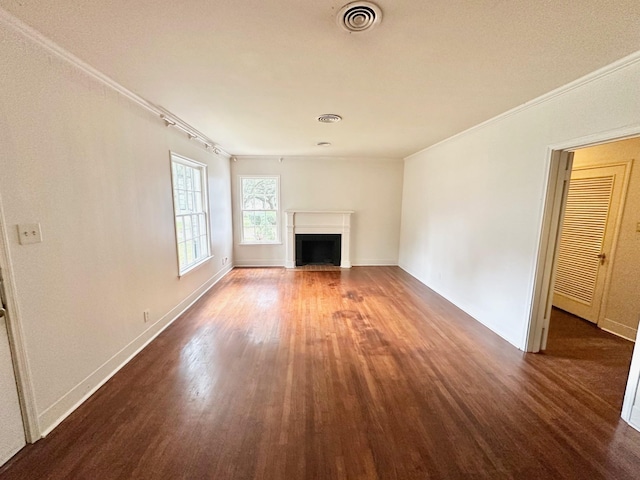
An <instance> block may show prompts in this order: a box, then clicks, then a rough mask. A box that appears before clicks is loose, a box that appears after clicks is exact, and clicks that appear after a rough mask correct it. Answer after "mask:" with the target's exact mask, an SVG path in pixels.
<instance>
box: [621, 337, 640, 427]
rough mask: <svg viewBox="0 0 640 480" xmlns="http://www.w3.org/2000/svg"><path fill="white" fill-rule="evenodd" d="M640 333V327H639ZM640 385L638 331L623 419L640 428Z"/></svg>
mask: <svg viewBox="0 0 640 480" xmlns="http://www.w3.org/2000/svg"><path fill="white" fill-rule="evenodd" d="M638 332H639V333H640V329H638ZM639 386H640V334H638V333H636V345H635V347H634V349H633V356H632V357H631V366H630V367H629V380H628V381H627V388H625V391H624V400H623V402H622V413H621V416H622V419H623V420H624V421H625V422H627V423H628V424H629V425H631V426H632V427H633V428H635V429H637V430H640V404H639V405H634V404H635V403H636V394H637V392H638V387H639Z"/></svg>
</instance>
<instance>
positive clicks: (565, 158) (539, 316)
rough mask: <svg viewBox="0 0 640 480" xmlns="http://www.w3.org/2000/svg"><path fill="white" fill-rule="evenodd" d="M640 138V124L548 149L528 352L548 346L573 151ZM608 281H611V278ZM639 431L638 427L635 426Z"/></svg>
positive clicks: (634, 380) (630, 384)
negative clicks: (559, 246)
mask: <svg viewBox="0 0 640 480" xmlns="http://www.w3.org/2000/svg"><path fill="white" fill-rule="evenodd" d="M638 136H640V125H635V126H633V127H627V128H621V129H616V130H611V131H608V132H601V133H597V134H594V135H589V136H586V137H580V138H576V139H572V140H567V141H565V142H562V143H558V144H554V145H550V146H549V147H548V149H547V162H546V163H547V182H546V185H545V190H546V196H545V201H544V207H543V215H542V224H541V229H540V232H541V233H540V239H539V242H538V256H537V261H536V267H535V277H534V282H533V292H532V303H531V310H530V316H529V327H528V330H527V335H526V338H525V351H527V352H539V351H540V350H542V349H544V348H545V347H546V340H547V335H548V332H549V317H550V313H551V306H552V302H553V287H554V282H555V268H554V267H555V263H556V260H557V255H558V245H559V241H560V232H561V226H562V219H563V216H564V208H565V206H566V199H567V194H568V181H569V178H570V175H571V167H572V165H573V152H574V151H575V150H578V149H581V148H587V147H593V146H596V145H602V144H605V143H612V142H616V141H619V140H626V139H629V138H635V137H638ZM621 216H622V215H621ZM621 216H620V217H621ZM614 244H615V243H614ZM606 281H607V282H608V279H607V280H606ZM607 286H608V285H607V283H605V288H607ZM605 293H606V292H605ZM639 332H640V329H639ZM638 343H640V335H639V336H638V341H636V346H635V348H634V350H633V357H632V360H631V367H630V369H629V377H628V380H627V387H626V390H625V396H624V402H623V405H622V413H621V416H622V418H623V419H624V420H625V421H626V422H629V421H630V419H631V412H632V408H633V404H634V401H635V394H636V391H637V389H638V384H639V383H640V347H639V346H638ZM635 428H638V427H637V426H635Z"/></svg>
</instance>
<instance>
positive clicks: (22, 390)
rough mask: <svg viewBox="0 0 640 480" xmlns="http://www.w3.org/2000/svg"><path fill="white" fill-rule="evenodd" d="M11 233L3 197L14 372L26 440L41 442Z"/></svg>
mask: <svg viewBox="0 0 640 480" xmlns="http://www.w3.org/2000/svg"><path fill="white" fill-rule="evenodd" d="M0 193H1V192H0ZM8 233H9V232H8V231H7V224H6V222H5V216H4V209H3V205H2V195H1V194H0V266H2V274H3V279H4V290H5V294H6V297H7V298H6V301H7V307H8V308H7V311H8V312H9V315H8V316H7V317H6V320H7V322H6V324H7V333H8V335H9V348H10V349H11V357H12V360H13V370H14V372H15V377H16V386H17V389H18V399H19V400H20V411H21V412H22V424H23V425H24V434H25V439H26V441H27V442H28V443H34V442H36V441H37V440H39V439H40V438H41V436H42V435H41V432H40V425H39V422H38V412H37V409H36V402H35V394H34V391H33V383H32V380H31V379H32V375H31V370H30V368H29V359H28V357H27V352H26V349H25V342H24V331H23V329H22V316H21V314H20V307H19V305H18V302H17V301H16V294H15V293H16V285H15V281H14V277H13V268H12V263H11V255H10V252H9V235H8Z"/></svg>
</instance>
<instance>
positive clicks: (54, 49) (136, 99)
mask: <svg viewBox="0 0 640 480" xmlns="http://www.w3.org/2000/svg"><path fill="white" fill-rule="evenodd" d="M0 24H3V25H5V26H6V27H7V28H9V29H10V30H13V31H14V32H16V33H18V34H20V35H21V36H23V37H25V38H27V39H28V40H30V41H32V42H33V43H34V44H36V45H38V46H40V47H41V48H43V49H44V50H46V51H47V52H49V53H50V54H52V55H54V56H56V57H58V58H59V59H61V60H63V61H65V62H66V63H68V64H70V65H72V66H74V67H75V68H77V69H78V70H80V71H82V72H83V73H84V74H85V75H88V76H89V77H91V78H93V79H94V80H97V81H98V82H99V83H101V84H103V85H105V86H107V87H109V88H110V89H112V90H114V91H116V92H118V93H119V94H120V95H122V96H123V97H125V98H127V99H129V100H130V101H131V102H133V103H135V104H136V105H138V106H140V107H142V108H144V109H145V110H147V111H148V112H151V113H153V114H154V115H157V116H159V117H161V118H162V119H163V120H165V124H166V125H167V126H174V127H178V128H179V129H180V130H182V131H184V132H185V133H186V134H187V135H188V136H189V138H192V139H196V140H199V141H200V142H201V143H202V144H203V145H204V146H205V148H206V150H207V151H211V152H213V153H215V154H216V155H221V156H223V157H226V158H230V157H231V155H230V154H229V153H228V152H226V151H225V150H224V148H222V147H221V146H220V145H218V144H217V143H216V142H214V141H213V140H211V139H210V138H209V137H208V136H207V135H205V134H203V133H202V132H200V131H199V130H197V129H195V128H194V127H192V126H191V125H189V124H188V123H187V122H185V121H184V120H182V119H181V118H180V117H178V116H176V115H174V114H173V113H171V112H170V111H168V110H166V109H165V108H163V107H160V106H158V105H155V104H153V103H152V102H150V101H148V100H147V99H145V98H143V97H141V96H140V95H138V94H136V93H134V92H132V91H131V90H129V89H128V88H126V87H124V86H123V85H121V84H120V83H118V82H116V81H115V80H114V79H112V78H111V77H109V76H108V75H105V74H104V73H102V72H101V71H99V70H98V69H96V68H94V67H92V66H91V65H89V64H88V63H87V62H85V61H83V60H81V59H80V58H78V57H76V56H75V55H74V54H72V53H71V52H69V51H68V50H66V49H64V48H62V47H61V46H60V45H58V44H57V43H55V42H54V41H53V40H51V39H49V38H47V37H45V36H44V35H43V34H42V33H40V32H39V31H38V30H36V29H35V28H33V27H31V26H29V25H27V24H26V23H24V22H23V21H22V20H20V19H19V18H17V17H16V16H15V15H13V14H11V13H9V12H8V11H6V10H5V9H4V8H1V7H0Z"/></svg>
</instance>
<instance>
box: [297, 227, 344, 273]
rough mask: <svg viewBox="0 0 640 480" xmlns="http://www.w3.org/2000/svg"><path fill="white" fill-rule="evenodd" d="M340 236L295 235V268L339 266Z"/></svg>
mask: <svg viewBox="0 0 640 480" xmlns="http://www.w3.org/2000/svg"><path fill="white" fill-rule="evenodd" d="M341 244H342V241H341V235H339V234H324V235H322V234H310V233H298V234H296V267H302V266H303V265H335V266H337V267H338V266H340V249H341Z"/></svg>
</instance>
